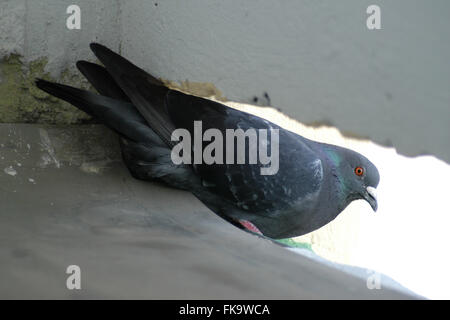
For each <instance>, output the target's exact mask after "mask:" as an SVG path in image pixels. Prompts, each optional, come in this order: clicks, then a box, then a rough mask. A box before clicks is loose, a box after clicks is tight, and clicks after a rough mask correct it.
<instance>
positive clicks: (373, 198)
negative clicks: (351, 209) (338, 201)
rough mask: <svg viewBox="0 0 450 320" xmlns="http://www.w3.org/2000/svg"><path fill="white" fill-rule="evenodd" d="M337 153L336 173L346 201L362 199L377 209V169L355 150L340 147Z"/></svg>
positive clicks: (378, 178)
mask: <svg viewBox="0 0 450 320" xmlns="http://www.w3.org/2000/svg"><path fill="white" fill-rule="evenodd" d="M338 155H339V156H338V158H339V161H337V175H338V178H339V181H340V183H341V185H342V190H343V196H345V197H346V198H345V201H346V203H347V204H349V203H350V202H351V201H353V200H358V199H363V200H366V201H367V202H368V203H369V204H370V206H371V207H372V209H373V211H377V208H378V202H377V194H376V187H377V186H378V183H379V182H380V174H379V173H378V169H377V168H376V167H375V165H374V164H373V163H372V162H370V161H369V159H367V158H366V157H364V156H363V155H361V154H359V153H357V152H355V151H352V150H348V149H343V148H340V149H339V153H338Z"/></svg>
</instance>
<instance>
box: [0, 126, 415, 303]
mask: <svg viewBox="0 0 450 320" xmlns="http://www.w3.org/2000/svg"><path fill="white" fill-rule="evenodd" d="M0 169H1V170H0V212H1V215H0V251H1V252H2V256H3V260H2V263H1V265H0V283H1V284H2V286H1V288H0V298H67V299H71V298H158V299H164V298H170V299H183V298H184V299H196V298H207V299H305V298H306V299H309V298H331V299H337V298H342V299H350V298H356V299H378V298H379V299H405V298H406V299H408V298H417V296H414V295H413V294H412V293H410V292H408V291H406V290H404V289H402V288H399V287H395V286H393V285H392V284H391V283H389V282H385V281H384V280H383V282H382V283H383V285H382V288H381V290H369V289H368V288H367V286H366V280H365V279H364V278H361V277H358V276H357V275H352V274H351V273H352V271H351V270H350V271H349V270H347V271H346V272H343V271H342V270H339V269H338V268H336V267H335V266H333V265H332V264H331V265H330V264H329V263H325V262H324V261H320V260H317V259H316V258H314V257H308V256H306V255H304V254H302V255H298V254H295V253H293V252H290V251H288V250H286V249H285V248H283V247H281V246H279V245H277V244H274V243H272V242H270V241H267V240H263V239H260V238H258V237H255V236H252V235H250V234H247V233H245V232H243V231H240V230H238V229H236V228H235V227H233V226H231V225H230V224H228V223H227V222H225V221H223V220H222V219H220V218H219V217H217V216H216V215H215V214H213V213H212V212H210V211H209V210H208V209H207V208H206V207H205V206H203V205H202V203H200V202H199V201H198V200H197V199H196V198H194V197H193V196H192V195H191V194H190V193H187V192H182V191H177V190H172V189H168V188H166V187H164V186H161V185H158V184H152V183H145V182H140V181H136V180H134V179H132V178H131V177H130V175H129V174H128V172H127V170H126V168H125V167H124V166H123V164H122V162H121V161H120V157H119V153H118V149H117V142H116V138H115V136H114V134H112V133H111V132H110V131H108V130H107V129H105V128H104V127H102V126H96V125H88V126H77V127H48V126H39V125H8V124H3V125H0ZM73 264H75V265H78V266H80V268H81V275H82V284H81V285H82V290H79V291H76V290H75V291H69V290H67V289H66V278H67V276H68V275H67V274H66V273H65V271H66V268H67V266H69V265H73Z"/></svg>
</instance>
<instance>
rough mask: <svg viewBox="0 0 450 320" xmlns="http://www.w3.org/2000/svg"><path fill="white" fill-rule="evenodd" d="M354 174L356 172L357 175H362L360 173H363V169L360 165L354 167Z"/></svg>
mask: <svg viewBox="0 0 450 320" xmlns="http://www.w3.org/2000/svg"><path fill="white" fill-rule="evenodd" d="M355 174H356V175H357V176H362V175H363V174H364V169H363V168H361V167H356V168H355Z"/></svg>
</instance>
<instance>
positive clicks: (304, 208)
mask: <svg viewBox="0 0 450 320" xmlns="http://www.w3.org/2000/svg"><path fill="white" fill-rule="evenodd" d="M91 48H92V50H93V52H94V53H95V55H96V56H97V57H98V59H99V60H100V61H101V62H102V63H103V64H104V66H105V67H102V66H99V65H96V64H92V63H89V62H85V61H79V62H78V63H77V67H78V69H79V70H80V71H81V72H82V73H83V75H84V76H85V77H86V78H87V79H88V80H89V81H90V82H91V84H92V85H93V86H94V87H95V88H96V89H97V91H98V92H99V93H100V95H98V94H94V93H91V92H87V91H84V90H80V89H76V88H72V87H69V86H65V85H61V84H56V83H51V82H48V81H44V80H40V79H39V80H37V81H36V84H37V86H38V87H39V88H40V89H42V90H44V91H46V92H48V93H49V94H52V95H54V96H56V97H59V98H61V99H64V100H66V101H68V102H70V103H71V104H73V105H74V106H76V107H78V108H79V109H81V110H83V111H85V112H87V113H88V114H90V115H92V116H93V117H95V118H97V119H98V120H99V121H101V122H102V123H104V124H105V125H107V126H108V127H110V128H111V129H112V130H114V131H116V132H117V133H118V134H119V136H120V142H121V147H122V155H123V159H124V162H125V164H126V165H127V167H128V169H129V170H130V172H131V174H132V175H133V176H134V177H135V178H137V179H142V180H158V181H162V182H164V183H166V184H168V185H169V186H172V187H175V188H179V189H184V190H189V191H191V192H192V193H193V194H194V195H195V196H196V197H198V198H199V199H200V200H201V201H203V202H204V203H205V204H206V205H207V206H208V207H209V208H210V209H211V210H213V211H214V212H215V213H217V214H218V215H219V216H221V217H223V218H224V219H226V220H227V221H229V222H231V223H233V224H234V225H236V226H238V227H241V228H246V229H248V230H250V231H253V232H258V233H262V234H263V235H265V236H268V237H271V238H288V237H294V236H299V235H302V234H305V233H308V232H311V231H313V230H315V229H317V228H320V227H321V226H323V225H325V224H327V223H328V222H330V221H331V220H333V219H334V218H335V217H336V216H337V215H338V214H339V213H340V212H341V211H342V210H343V209H344V208H345V207H346V206H347V205H348V204H349V203H350V202H351V201H353V200H356V199H365V200H367V201H368V202H369V203H370V205H371V206H372V208H373V209H374V210H376V209H377V201H376V196H375V193H374V191H375V188H376V187H377V185H378V182H379V174H378V170H377V169H376V167H375V166H374V165H373V164H372V163H371V162H370V161H369V160H368V159H366V158H365V157H364V156H362V155H360V154H358V153H356V152H354V151H351V150H348V149H344V148H341V147H338V146H334V145H329V144H323V143H318V142H315V141H311V140H308V139H306V138H304V137H301V136H299V135H297V134H295V133H293V132H290V131H288V130H285V129H283V128H281V127H279V126H277V125H275V124H273V123H271V122H269V121H267V120H264V119H262V118H259V117H257V116H254V115H251V114H248V113H245V112H241V111H237V110H234V109H231V108H228V107H226V106H224V105H222V104H220V103H217V102H213V101H210V100H207V99H203V98H199V97H195V96H192V95H187V94H184V93H181V92H179V91H174V90H170V89H168V88H167V87H166V86H164V85H163V83H161V82H160V81H159V80H158V79H156V78H154V77H153V76H151V75H149V74H148V73H146V72H145V71H143V70H141V69H139V68H138V67H136V66H135V65H133V64H132V63H130V62H129V61H127V60H126V59H124V58H123V57H121V56H119V55H118V54H116V53H114V52H112V51H111V50H109V49H108V48H106V47H104V46H102V45H99V44H92V45H91ZM196 120H201V121H202V124H203V130H206V129H208V128H216V129H219V130H220V131H221V132H222V133H223V134H224V136H225V130H226V129H236V128H241V129H243V130H244V131H245V130H246V129H249V128H254V129H267V130H268V131H269V132H272V131H273V129H279V171H278V173H277V174H275V175H261V174H260V168H261V165H260V164H212V165H207V164H198V165H188V164H182V165H175V164H174V163H173V162H172V160H171V156H170V154H171V148H172V147H173V146H174V144H175V142H174V141H171V133H172V132H173V130H174V129H176V128H185V129H187V130H188V131H189V132H190V133H191V134H192V135H193V134H194V133H193V130H194V129H193V122H194V121H196ZM246 163H248V162H246Z"/></svg>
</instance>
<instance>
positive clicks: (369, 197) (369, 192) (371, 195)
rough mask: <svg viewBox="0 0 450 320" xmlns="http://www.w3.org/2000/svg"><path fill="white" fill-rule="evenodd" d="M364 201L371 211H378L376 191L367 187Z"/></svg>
mask: <svg viewBox="0 0 450 320" xmlns="http://www.w3.org/2000/svg"><path fill="white" fill-rule="evenodd" d="M364 199H365V200H366V201H367V202H368V203H369V204H370V206H371V207H372V209H373V211H374V212H376V211H377V209H378V202H377V189H375V188H374V187H367V188H366V193H365V195H364Z"/></svg>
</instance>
